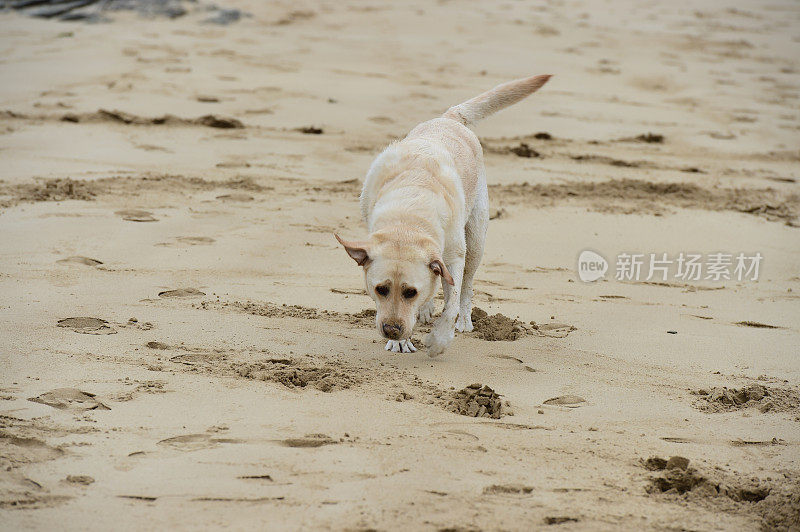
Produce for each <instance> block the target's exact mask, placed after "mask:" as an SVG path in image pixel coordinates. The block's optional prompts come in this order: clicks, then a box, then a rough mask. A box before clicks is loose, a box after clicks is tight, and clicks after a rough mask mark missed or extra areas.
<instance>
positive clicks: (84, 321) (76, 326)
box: [58, 317, 117, 334]
mask: <svg viewBox="0 0 800 532" xmlns="http://www.w3.org/2000/svg"><path fill="white" fill-rule="evenodd" d="M58 326H59V327H66V328H68V329H72V330H73V331H75V332H76V333H81V334H117V330H116V329H114V328H113V327H111V326H110V325H108V322H107V321H106V320H101V319H100V318H87V317H80V318H64V319H63V320H58Z"/></svg>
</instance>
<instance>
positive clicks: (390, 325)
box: [381, 321, 403, 340]
mask: <svg viewBox="0 0 800 532" xmlns="http://www.w3.org/2000/svg"><path fill="white" fill-rule="evenodd" d="M381 330H383V335H384V336H386V338H389V339H390V340H397V339H399V338H400V335H401V334H402V333H403V327H402V326H401V325H400V324H398V323H394V322H391V321H386V322H383V325H381Z"/></svg>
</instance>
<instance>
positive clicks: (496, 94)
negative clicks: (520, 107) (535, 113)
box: [442, 74, 550, 126]
mask: <svg viewBox="0 0 800 532" xmlns="http://www.w3.org/2000/svg"><path fill="white" fill-rule="evenodd" d="M548 79H550V75H549V74H545V75H542V76H533V77H530V78H525V79H518V80H515V81H509V82H508V83H503V84H502V85H498V86H497V87H495V88H493V89H492V90H490V91H489V92H484V93H483V94H481V95H480V96H476V97H474V98H472V99H471V100H467V101H466V102H464V103H461V104H458V105H456V106H455V107H451V108H450V109H448V110H447V112H446V113H445V114H443V115H442V116H443V117H444V118H450V119H452V120H455V121H456V122H461V123H462V124H464V125H465V126H469V125H472V124H474V123H475V122H477V121H478V120H481V119H483V118H486V117H487V116H489V115H492V114H494V113H496V112H497V111H499V110H501V109H505V108H506V107H508V106H510V105H514V104H515V103H517V102H518V101H520V100H522V99H524V98H526V97H527V96H529V95H531V94H532V93H534V92H536V91H537V90H538V89H539V88H541V86H542V85H544V84H545V83H547V80H548Z"/></svg>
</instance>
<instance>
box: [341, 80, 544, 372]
mask: <svg viewBox="0 0 800 532" xmlns="http://www.w3.org/2000/svg"><path fill="white" fill-rule="evenodd" d="M548 79H550V76H547V75H544V76H533V77H530V78H525V79H520V80H517V81H511V82H508V83H504V84H502V85H499V86H497V87H495V88H494V89H492V90H490V91H489V92H486V93H483V94H481V95H480V96H477V97H475V98H472V99H471V100H468V101H466V102H464V103H462V104H460V105H456V106H455V107H451V108H450V109H448V111H447V112H446V113H445V114H444V115H442V116H441V117H440V118H434V119H433V120H429V121H427V122H423V123H422V124H420V125H418V126H417V127H415V128H414V129H413V130H412V131H411V132H410V133H409V134H408V136H407V137H406V138H404V139H403V140H401V141H399V142H395V143H393V144H392V145H390V146H389V147H388V148H386V149H385V150H384V151H383V152H382V153H381V154H380V155H379V156H378V157H377V158H376V159H375V161H373V163H372V166H370V169H369V172H367V177H366V179H365V181H364V188H363V189H362V191H361V214H362V216H363V217H364V220H365V221H366V224H367V228H368V230H369V236H368V237H367V239H366V240H364V241H346V240H342V239H341V238H339V235H334V236H335V237H336V239H337V240H338V241H339V243H340V244H342V246H344V249H345V250H346V251H347V253H348V255H350V257H352V258H353V260H355V261H356V262H357V263H358V265H359V266H362V267H363V268H364V279H365V281H366V285H367V294H369V295H370V297H372V299H374V300H375V303H376V305H377V314H376V318H375V321H376V325H377V327H378V332H380V333H381V334H382V335H383V336H384V337H385V338H387V339H388V340H389V341H388V342H387V343H386V350H388V351H394V352H403V353H408V352H414V351H416V348H415V347H414V345H413V344H412V343H411V333H412V332H413V330H414V325H416V322H417V319H419V321H420V322H422V323H429V322H431V321H432V320H433V314H434V305H433V297H434V296H435V295H436V291H437V278H440V279H441V284H442V288H443V290H444V309H443V310H442V313H441V315H440V316H439V318H438V319H437V320H436V322H435V323H434V324H433V327H432V329H431V332H430V334H429V335H428V336H427V337H426V338H425V345H427V346H428V355H429V356H431V357H435V356H437V355H439V354H441V353H442V352H443V351H444V350H445V348H447V346H448V345H449V344H450V342H451V341H452V339H453V337H454V335H455V333H454V330H458V331H459V332H461V331H471V330H472V318H471V312H472V295H473V292H472V279H473V278H474V276H475V271H476V270H477V269H478V265H479V264H480V262H481V256H482V255H483V243H484V239H485V238H486V228H487V226H488V224H489V197H488V191H487V188H486V171H485V169H484V166H483V150H482V149H481V144H480V142H479V141H478V137H476V136H475V133H473V132H472V130H471V129H469V127H468V126H470V125H471V124H474V123H475V122H477V121H478V120H480V119H482V118H484V117H486V116H489V115H491V114H492V113H495V112H497V111H499V110H501V109H503V108H505V107H508V106H509V105H513V104H515V103H517V102H518V101H520V100H522V99H523V98H525V97H526V96H528V95H529V94H531V93H533V92H534V91H536V90H537V89H539V88H540V87H541V86H542V85H544V84H545V83H546V82H547V80H548Z"/></svg>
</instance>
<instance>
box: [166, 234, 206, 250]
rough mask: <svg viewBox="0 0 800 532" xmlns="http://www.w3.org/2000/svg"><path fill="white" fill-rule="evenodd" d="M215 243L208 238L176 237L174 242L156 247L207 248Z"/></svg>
mask: <svg viewBox="0 0 800 532" xmlns="http://www.w3.org/2000/svg"><path fill="white" fill-rule="evenodd" d="M214 242H216V240H214V239H213V238H211V237H207V236H178V237H175V241H174V242H159V243H157V244H155V245H156V246H163V247H173V248H175V247H183V246H207V245H209V244H213V243H214Z"/></svg>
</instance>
